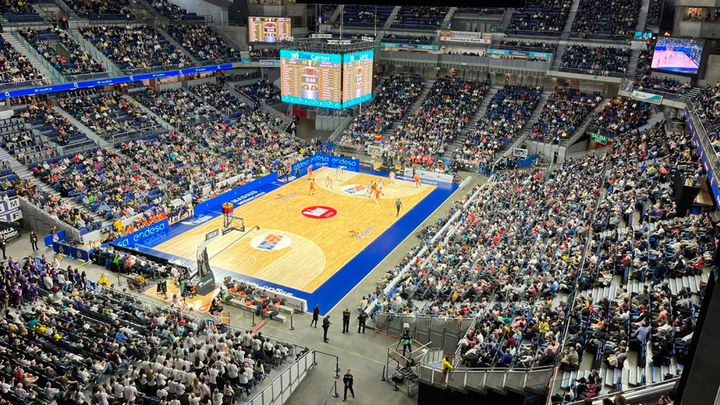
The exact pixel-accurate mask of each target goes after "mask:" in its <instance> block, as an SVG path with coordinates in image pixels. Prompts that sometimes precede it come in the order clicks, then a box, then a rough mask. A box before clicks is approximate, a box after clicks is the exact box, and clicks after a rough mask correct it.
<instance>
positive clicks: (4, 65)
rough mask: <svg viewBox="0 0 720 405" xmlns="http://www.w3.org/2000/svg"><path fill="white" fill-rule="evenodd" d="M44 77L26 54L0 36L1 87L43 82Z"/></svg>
mask: <svg viewBox="0 0 720 405" xmlns="http://www.w3.org/2000/svg"><path fill="white" fill-rule="evenodd" d="M43 79H44V78H43V76H42V74H40V72H38V70H37V69H35V68H34V67H33V66H32V65H31V64H30V60H29V59H28V58H27V57H26V56H25V55H23V54H22V53H20V52H18V51H17V50H16V49H15V48H14V47H13V46H12V45H11V44H10V43H9V42H7V41H5V39H3V38H0V88H2V87H4V86H3V85H5V84H12V83H24V84H28V85H31V84H42V82H43Z"/></svg>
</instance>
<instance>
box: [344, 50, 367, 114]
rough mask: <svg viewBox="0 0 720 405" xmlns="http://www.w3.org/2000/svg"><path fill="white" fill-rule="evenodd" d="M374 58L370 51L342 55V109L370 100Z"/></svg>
mask: <svg viewBox="0 0 720 405" xmlns="http://www.w3.org/2000/svg"><path fill="white" fill-rule="evenodd" d="M374 57H375V51H372V50H370V51H363V52H354V53H348V54H345V55H343V67H342V71H343V96H342V98H343V100H342V106H343V108H347V107H351V106H354V105H356V104H360V103H364V102H365V101H369V100H370V99H372V79H373V59H374Z"/></svg>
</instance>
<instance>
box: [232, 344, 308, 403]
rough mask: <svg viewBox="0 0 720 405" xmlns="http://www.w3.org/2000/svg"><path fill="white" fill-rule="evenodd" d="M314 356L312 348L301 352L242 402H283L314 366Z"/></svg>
mask: <svg viewBox="0 0 720 405" xmlns="http://www.w3.org/2000/svg"><path fill="white" fill-rule="evenodd" d="M314 358H315V351H314V350H311V351H309V352H307V353H305V354H303V355H302V356H300V358H298V359H297V360H295V362H294V363H293V364H291V365H290V367H288V368H287V369H286V370H285V371H283V372H282V373H280V375H279V376H277V377H275V379H273V380H272V382H271V383H270V384H268V385H267V386H265V388H263V389H262V391H260V392H258V393H257V394H255V396H253V397H252V398H250V399H248V400H247V401H244V402H243V403H244V404H248V405H270V404H284V403H285V401H287V399H288V398H289V397H290V394H292V393H293V391H295V389H297V387H298V386H299V385H300V382H301V381H302V380H303V379H304V378H305V376H306V375H307V372H308V370H310V369H311V368H312V367H314V366H315V364H316V363H315V362H314Z"/></svg>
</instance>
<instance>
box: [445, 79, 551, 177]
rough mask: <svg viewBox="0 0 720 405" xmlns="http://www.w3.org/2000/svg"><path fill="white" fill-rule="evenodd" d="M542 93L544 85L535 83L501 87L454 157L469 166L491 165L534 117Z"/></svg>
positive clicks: (454, 153)
mask: <svg viewBox="0 0 720 405" xmlns="http://www.w3.org/2000/svg"><path fill="white" fill-rule="evenodd" d="M541 95H542V89H541V88H539V87H534V86H524V85H506V86H505V87H504V88H502V89H500V90H498V92H497V93H495V95H494V96H493V98H492V100H490V104H489V105H488V107H487V110H486V111H485V114H483V115H482V117H481V118H480V119H479V120H478V122H477V123H476V124H475V128H474V130H472V131H471V132H470V133H468V135H467V138H466V139H465V141H464V143H463V145H462V147H461V148H458V149H457V150H455V151H454V152H453V154H452V159H453V161H455V162H457V163H461V164H463V165H466V166H469V167H472V166H475V167H486V168H488V167H490V166H491V165H492V163H493V161H492V160H493V158H494V157H495V156H496V155H497V154H498V152H501V151H502V150H504V149H506V148H507V147H508V145H509V144H510V142H512V140H513V139H514V138H515V137H516V136H517V135H518V134H519V133H520V130H521V129H522V127H523V126H524V125H525V124H526V123H527V121H528V120H529V119H530V116H531V115H532V113H533V111H534V110H535V107H536V106H537V104H538V102H539V101H540V97H541Z"/></svg>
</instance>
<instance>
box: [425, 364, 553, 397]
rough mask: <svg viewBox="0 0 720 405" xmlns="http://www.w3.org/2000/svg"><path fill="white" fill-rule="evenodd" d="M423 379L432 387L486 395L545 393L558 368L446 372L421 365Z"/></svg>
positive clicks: (456, 370) (471, 369)
mask: <svg viewBox="0 0 720 405" xmlns="http://www.w3.org/2000/svg"><path fill="white" fill-rule="evenodd" d="M419 370H420V374H419V375H420V380H421V381H423V382H426V383H428V384H431V385H442V386H447V387H451V388H456V389H460V390H474V391H480V392H485V391H487V390H495V391H499V392H504V391H508V390H512V391H515V392H537V393H545V392H547V389H548V383H549V382H550V377H551V376H552V373H553V370H554V367H553V366H545V367H537V368H529V369H511V370H508V369H502V368H490V369H473V368H468V369H455V370H452V371H448V372H445V373H443V372H442V370H441V369H438V368H436V367H432V366H428V365H424V364H423V365H421V366H420V367H419Z"/></svg>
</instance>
